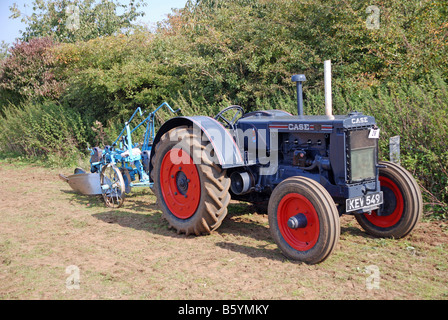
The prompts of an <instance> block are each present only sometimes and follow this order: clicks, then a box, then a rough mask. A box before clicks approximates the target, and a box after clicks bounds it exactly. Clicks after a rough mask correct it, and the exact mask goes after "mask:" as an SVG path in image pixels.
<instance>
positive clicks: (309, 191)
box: [268, 177, 340, 264]
mask: <svg viewBox="0 0 448 320" xmlns="http://www.w3.org/2000/svg"><path fill="white" fill-rule="evenodd" d="M268 217H269V228H270V232H271V235H272V237H273V238H274V240H275V242H276V243H277V245H278V247H279V248H280V250H281V251H282V252H283V254H284V255H285V256H286V257H288V258H290V259H293V260H297V261H301V262H305V263H308V264H315V263H319V262H322V261H323V260H325V259H326V258H327V257H328V256H329V255H330V253H331V252H332V251H333V249H334V248H335V246H336V244H337V242H338V240H339V235H340V221H339V214H338V211H337V209H336V205H335V203H334V201H333V199H332V198H331V196H330V194H329V193H328V192H327V190H325V189H324V188H323V187H322V186H321V185H320V184H319V183H317V182H315V181H314V180H311V179H308V178H304V177H291V178H288V179H286V180H284V181H282V182H281V183H280V184H279V185H278V186H277V187H275V189H274V191H273V192H272V195H271V198H270V200H269V205H268Z"/></svg>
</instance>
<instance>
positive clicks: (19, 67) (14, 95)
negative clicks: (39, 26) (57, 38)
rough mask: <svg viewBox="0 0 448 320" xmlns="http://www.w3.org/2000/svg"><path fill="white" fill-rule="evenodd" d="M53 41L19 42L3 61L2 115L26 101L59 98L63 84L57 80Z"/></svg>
mask: <svg viewBox="0 0 448 320" xmlns="http://www.w3.org/2000/svg"><path fill="white" fill-rule="evenodd" d="M54 46H55V43H54V42H53V41H52V40H51V39H50V38H39V39H32V40H30V41H29V42H17V43H16V44H14V46H13V47H12V48H11V49H10V55H9V56H8V57H6V58H5V59H3V60H2V61H0V97H1V98H0V112H1V111H2V109H4V108H5V105H7V104H8V103H10V102H12V103H14V104H18V103H20V102H22V101H25V100H27V99H42V98H51V99H57V98H58V97H59V94H60V93H61V91H62V89H63V88H64V83H63V82H61V81H58V80H57V79H56V78H55V77H54V73H53V67H54V64H53V62H54V60H53V55H52V53H51V50H50V48H52V47H54Z"/></svg>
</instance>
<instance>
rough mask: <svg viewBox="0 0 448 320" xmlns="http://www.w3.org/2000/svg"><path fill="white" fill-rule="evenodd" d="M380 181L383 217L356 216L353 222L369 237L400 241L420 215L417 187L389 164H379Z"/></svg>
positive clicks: (386, 162)
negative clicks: (382, 197) (381, 166)
mask: <svg viewBox="0 0 448 320" xmlns="http://www.w3.org/2000/svg"><path fill="white" fill-rule="evenodd" d="M379 164H380V165H384V166H386V168H380V170H379V180H380V184H381V191H383V196H384V200H383V201H384V204H383V208H384V209H383V211H384V212H383V214H384V215H381V216H379V215H377V211H372V212H371V213H365V214H357V215H356V216H355V217H356V220H357V221H358V223H359V224H360V226H361V227H362V228H363V229H364V230H365V231H366V232H367V233H369V234H370V235H372V236H375V237H382V238H403V237H405V236H407V235H408V234H409V233H410V232H411V231H412V230H413V229H414V228H415V226H416V225H417V222H418V221H419V220H420V218H421V216H422V214H423V200H422V194H421V191H420V187H419V186H418V184H417V182H416V181H415V179H414V178H413V177H412V175H411V174H410V173H409V172H408V171H406V170H405V169H404V168H403V167H401V166H399V165H397V164H395V163H392V162H388V161H384V162H380V163H379Z"/></svg>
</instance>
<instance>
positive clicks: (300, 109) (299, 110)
mask: <svg viewBox="0 0 448 320" xmlns="http://www.w3.org/2000/svg"><path fill="white" fill-rule="evenodd" d="M291 80H292V81H293V82H296V83H297V114H298V115H299V116H303V91H302V82H304V81H306V77H305V75H304V74H295V75H293V76H292V79H291Z"/></svg>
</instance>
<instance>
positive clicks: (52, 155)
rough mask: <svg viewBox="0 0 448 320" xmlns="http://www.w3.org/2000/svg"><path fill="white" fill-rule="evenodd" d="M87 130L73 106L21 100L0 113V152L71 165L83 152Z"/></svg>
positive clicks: (87, 135)
mask: <svg viewBox="0 0 448 320" xmlns="http://www.w3.org/2000/svg"><path fill="white" fill-rule="evenodd" d="M89 134H90V133H89V130H88V129H87V128H86V126H85V124H84V123H83V121H82V119H81V116H80V115H79V113H77V112H75V111H73V110H67V109H65V108H63V107H62V106H60V105H58V104H56V103H52V102H46V103H43V104H34V103H25V104H22V105H21V106H20V107H12V106H11V107H10V108H8V109H7V110H5V116H4V117H0V152H1V153H8V154H13V155H15V156H22V157H25V158H29V159H39V160H42V161H44V162H46V163H47V164H49V165H71V164H73V163H76V162H77V161H78V160H79V159H80V158H81V157H82V156H83V155H84V154H85V153H86V149H87V140H88V138H89Z"/></svg>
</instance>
